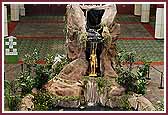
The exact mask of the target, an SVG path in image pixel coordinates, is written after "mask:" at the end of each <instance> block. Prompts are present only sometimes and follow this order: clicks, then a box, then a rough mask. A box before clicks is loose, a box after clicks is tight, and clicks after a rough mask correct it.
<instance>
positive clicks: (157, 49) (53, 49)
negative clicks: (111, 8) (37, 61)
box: [11, 15, 164, 61]
mask: <svg viewBox="0 0 168 115" xmlns="http://www.w3.org/2000/svg"><path fill="white" fill-rule="evenodd" d="M115 20H116V21H117V22H118V23H120V24H121V34H120V36H119V40H118V41H117V47H118V49H119V50H126V51H136V52H137V55H138V56H140V57H145V58H146V59H150V60H152V61H163V60H164V40H155V39H154V38H153V36H154V25H155V17H151V18H150V23H147V24H144V23H140V17H138V16H133V15H117V16H116V19H115ZM64 21H65V17H64V16H25V17H22V18H21V20H20V22H19V23H18V24H17V25H16V27H15V28H14V30H13V31H12V32H11V35H16V36H17V38H18V40H17V41H18V51H19V57H20V59H21V60H22V57H23V56H24V55H25V53H31V52H32V51H33V49H35V48H36V49H38V50H39V51H40V54H41V59H43V57H45V56H46V55H47V54H48V53H49V54H53V55H55V54H56V53H59V54H65V47H64V42H65V34H64V27H65V24H64ZM27 38H29V39H27ZM30 44H31V45H30Z"/></svg>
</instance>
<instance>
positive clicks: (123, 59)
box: [116, 50, 136, 71]
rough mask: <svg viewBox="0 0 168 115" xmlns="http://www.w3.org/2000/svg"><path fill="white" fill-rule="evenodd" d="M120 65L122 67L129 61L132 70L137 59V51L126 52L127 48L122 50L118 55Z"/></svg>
mask: <svg viewBox="0 0 168 115" xmlns="http://www.w3.org/2000/svg"><path fill="white" fill-rule="evenodd" d="M116 59H117V62H118V66H120V67H121V64H122V63H127V64H129V66H128V68H129V70H130V71H131V70H132V65H133V63H134V62H135V61H136V52H134V51H132V52H126V51H125V50H123V51H120V52H119V53H118V55H117V56H116Z"/></svg>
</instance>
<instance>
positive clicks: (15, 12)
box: [10, 4, 19, 21]
mask: <svg viewBox="0 0 168 115" xmlns="http://www.w3.org/2000/svg"><path fill="white" fill-rule="evenodd" d="M10 9H11V21H19V5H18V4H11V5H10Z"/></svg>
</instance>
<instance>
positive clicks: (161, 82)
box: [146, 66, 164, 89]
mask: <svg viewBox="0 0 168 115" xmlns="http://www.w3.org/2000/svg"><path fill="white" fill-rule="evenodd" d="M150 67H151V68H153V69H154V70H156V71H157V72H159V73H160V85H159V87H158V88H159V89H164V87H163V75H164V74H163V72H162V71H160V70H159V69H157V68H155V67H154V66H150ZM150 67H149V68H148V75H147V77H146V79H147V80H150V79H151V78H150V75H149V73H150Z"/></svg>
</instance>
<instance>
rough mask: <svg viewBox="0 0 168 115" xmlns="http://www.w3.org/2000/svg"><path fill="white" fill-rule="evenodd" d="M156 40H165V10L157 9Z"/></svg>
mask: <svg viewBox="0 0 168 115" xmlns="http://www.w3.org/2000/svg"><path fill="white" fill-rule="evenodd" d="M155 38H157V39H163V38H164V8H157V9H156V23H155Z"/></svg>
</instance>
